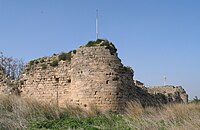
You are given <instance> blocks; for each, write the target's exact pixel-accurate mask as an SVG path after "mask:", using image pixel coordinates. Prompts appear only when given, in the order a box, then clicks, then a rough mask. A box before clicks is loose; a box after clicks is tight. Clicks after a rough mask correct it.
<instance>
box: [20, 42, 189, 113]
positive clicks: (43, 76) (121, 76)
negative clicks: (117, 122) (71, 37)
mask: <svg viewBox="0 0 200 130" xmlns="http://www.w3.org/2000/svg"><path fill="white" fill-rule="evenodd" d="M89 43H90V44H87V45H86V46H83V47H80V48H78V49H77V50H74V51H72V52H70V53H66V55H61V54H58V55H54V56H52V57H43V58H39V59H37V60H34V61H30V62H29V63H28V64H27V66H26V68H25V70H24V73H23V74H22V75H21V77H20V91H21V96H22V97H23V98H32V99H33V98H34V99H36V100H39V101H43V102H46V103H53V104H57V105H59V106H65V105H66V104H69V105H75V106H79V107H81V108H85V109H89V108H90V107H91V106H96V107H97V108H98V109H100V110H102V111H106V110H113V111H123V110H124V109H125V106H126V103H127V102H130V101H136V102H139V103H141V104H142V105H158V104H166V103H168V102H170V100H169V98H168V97H169V95H168V94H166V93H164V89H161V90H162V91H159V92H158V93H157V90H158V89H156V88H152V89H151V90H150V89H147V88H146V87H145V86H144V84H143V83H141V82H139V81H136V80H135V81H134V80H133V70H132V69H131V68H130V67H125V66H124V65H123V64H122V63H121V60H120V59H119V58H118V56H117V53H116V49H115V47H113V44H111V43H109V42H108V41H100V44H96V43H95V46H94V43H93V42H89ZM63 56H64V57H63ZM66 56H67V57H66ZM171 91H172V92H171ZM174 91H175V89H172V90H171V89H170V91H169V90H168V91H167V92H168V93H170V92H171V93H173V94H174ZM183 93H184V92H182V93H178V96H177V97H181V99H183V101H186V100H187V97H186V95H184V94H183ZM167 96H168V97H167ZM172 97H173V96H172ZM175 99H176V100H177V99H178V98H173V100H175ZM179 99H180V98H179ZM177 101H178V100H177Z"/></svg>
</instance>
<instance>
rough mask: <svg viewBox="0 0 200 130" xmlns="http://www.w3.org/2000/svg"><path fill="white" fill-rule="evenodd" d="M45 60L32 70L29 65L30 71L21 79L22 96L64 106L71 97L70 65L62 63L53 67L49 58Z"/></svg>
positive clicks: (66, 62) (32, 67)
mask: <svg viewBox="0 0 200 130" xmlns="http://www.w3.org/2000/svg"><path fill="white" fill-rule="evenodd" d="M43 60H45V61H43V62H42V63H37V65H32V66H31V68H30V66H29V65H27V67H26V69H27V68H28V70H26V71H25V72H24V73H23V74H22V76H21V78H20V84H21V85H20V86H21V96H22V97H25V98H33V99H37V100H39V101H44V102H47V103H51V104H62V105H63V104H64V103H65V100H66V99H67V97H68V95H69V87H70V82H71V79H70V63H69V62H68V61H61V62H59V63H58V65H57V66H54V67H52V66H50V61H48V60H49V59H48V58H47V59H43ZM44 65H46V67H45V68H43V67H44Z"/></svg>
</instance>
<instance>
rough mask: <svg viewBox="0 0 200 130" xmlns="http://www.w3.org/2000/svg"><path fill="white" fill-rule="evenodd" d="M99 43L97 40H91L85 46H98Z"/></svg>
mask: <svg viewBox="0 0 200 130" xmlns="http://www.w3.org/2000/svg"><path fill="white" fill-rule="evenodd" d="M96 45H97V43H96V42H95V41H89V42H88V43H87V44H86V45H85V46H86V47H92V46H96Z"/></svg>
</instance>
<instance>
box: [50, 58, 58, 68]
mask: <svg viewBox="0 0 200 130" xmlns="http://www.w3.org/2000/svg"><path fill="white" fill-rule="evenodd" d="M50 66H52V67H55V66H58V60H53V61H52V62H51V63H50Z"/></svg>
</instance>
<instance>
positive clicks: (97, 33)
mask: <svg viewBox="0 0 200 130" xmlns="http://www.w3.org/2000/svg"><path fill="white" fill-rule="evenodd" d="M98 17H99V16H98V9H97V10H96V39H98V37H99V36H98V35H99V32H98Z"/></svg>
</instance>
